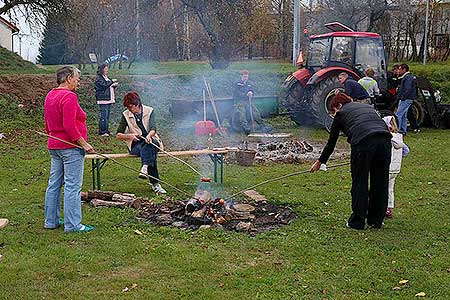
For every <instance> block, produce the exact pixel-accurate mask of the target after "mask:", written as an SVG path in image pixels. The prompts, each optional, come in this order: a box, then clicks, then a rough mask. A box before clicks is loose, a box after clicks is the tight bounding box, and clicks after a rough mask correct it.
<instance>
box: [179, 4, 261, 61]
mask: <svg viewBox="0 0 450 300" xmlns="http://www.w3.org/2000/svg"><path fill="white" fill-rule="evenodd" d="M181 1H182V2H183V4H184V5H186V6H187V7H188V8H189V9H190V10H192V11H193V12H194V13H195V15H196V16H197V19H198V21H199V22H200V23H201V25H202V27H203V29H204V30H205V32H206V34H207V35H208V38H209V44H210V51H209V55H208V56H209V61H210V65H211V66H212V68H213V69H225V68H227V67H228V65H229V64H230V60H231V57H232V54H233V50H234V48H235V47H236V45H240V46H242V45H243V30H242V29H243V28H242V23H243V22H242V21H243V19H244V17H245V16H246V15H245V11H246V9H248V7H249V6H252V3H253V1H251V0H217V1H208V0H181Z"/></svg>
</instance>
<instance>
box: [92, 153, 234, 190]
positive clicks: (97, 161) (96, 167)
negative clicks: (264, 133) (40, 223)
mask: <svg viewBox="0 0 450 300" xmlns="http://www.w3.org/2000/svg"><path fill="white" fill-rule="evenodd" d="M228 152H229V150H226V149H224V150H222V149H220V150H209V149H203V150H188V151H172V152H168V153H170V154H171V155H174V156H189V157H192V156H198V155H208V156H209V158H211V161H212V162H213V165H214V178H213V179H214V182H218V180H220V183H223V158H224V155H225V154H227V153H228ZM165 156H168V155H167V154H165V153H162V152H159V153H158V157H165ZM85 158H86V159H90V160H91V161H92V162H91V170H92V188H93V189H94V190H101V170H102V168H103V166H104V165H105V164H106V162H107V161H108V159H110V158H111V159H123V158H139V156H137V155H131V154H128V153H117V154H103V155H102V156H100V155H98V154H88V155H86V156H85Z"/></svg>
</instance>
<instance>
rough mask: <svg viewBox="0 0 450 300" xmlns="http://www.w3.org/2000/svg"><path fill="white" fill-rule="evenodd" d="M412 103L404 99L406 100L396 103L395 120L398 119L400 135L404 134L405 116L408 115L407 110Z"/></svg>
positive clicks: (405, 127)
mask: <svg viewBox="0 0 450 300" xmlns="http://www.w3.org/2000/svg"><path fill="white" fill-rule="evenodd" d="M412 103H413V101H412V100H409V99H406V100H400V102H399V103H398V108H397V118H398V128H399V131H400V132H402V133H406V130H407V121H408V120H407V115H408V109H409V107H410V106H411V104H412Z"/></svg>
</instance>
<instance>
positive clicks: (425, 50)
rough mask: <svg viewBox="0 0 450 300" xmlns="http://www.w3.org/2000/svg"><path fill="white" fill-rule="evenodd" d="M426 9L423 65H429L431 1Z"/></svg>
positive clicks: (427, 0) (428, 1) (428, 0)
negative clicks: (429, 15)
mask: <svg viewBox="0 0 450 300" xmlns="http://www.w3.org/2000/svg"><path fill="white" fill-rule="evenodd" d="M426 2H427V4H426V9H425V32H424V38H423V39H424V41H423V42H424V47H423V64H424V65H426V64H427V53H428V14H429V5H430V0H426Z"/></svg>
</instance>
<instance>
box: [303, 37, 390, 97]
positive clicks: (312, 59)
mask: <svg viewBox="0 0 450 300" xmlns="http://www.w3.org/2000/svg"><path fill="white" fill-rule="evenodd" d="M305 67H306V68H307V69H308V70H309V71H310V73H313V74H315V73H316V72H318V71H320V70H326V69H328V68H331V69H330V71H334V70H336V68H338V69H341V71H342V72H348V73H350V74H352V75H353V77H356V78H355V79H359V78H361V77H364V71H365V70H366V69H367V68H368V67H371V68H373V69H374V71H375V80H376V81H377V82H378V85H379V86H380V88H381V89H384V90H385V89H386V86H387V69H386V67H387V63H386V56H385V51H384V47H383V41H382V39H381V37H380V35H378V34H376V33H371V32H331V33H326V34H321V35H314V36H311V40H310V44H309V49H308V58H307V61H306V64H305ZM324 75H325V76H326V72H325V74H324Z"/></svg>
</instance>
